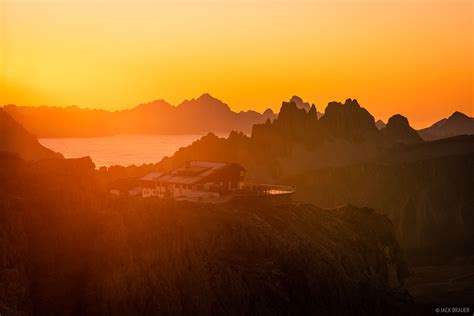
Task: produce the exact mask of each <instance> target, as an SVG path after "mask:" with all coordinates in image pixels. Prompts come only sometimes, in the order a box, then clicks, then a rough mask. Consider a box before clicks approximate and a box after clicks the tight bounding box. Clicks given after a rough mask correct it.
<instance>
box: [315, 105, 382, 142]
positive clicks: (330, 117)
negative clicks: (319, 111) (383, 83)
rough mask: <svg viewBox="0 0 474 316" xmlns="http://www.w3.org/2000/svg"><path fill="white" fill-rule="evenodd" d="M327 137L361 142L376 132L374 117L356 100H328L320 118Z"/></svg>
mask: <svg viewBox="0 0 474 316" xmlns="http://www.w3.org/2000/svg"><path fill="white" fill-rule="evenodd" d="M320 124H321V126H322V128H323V129H324V132H325V134H326V136H327V137H332V138H342V139H345V140H349V141H356V142H361V141H363V140H365V139H368V138H373V137H374V136H375V135H376V134H377V127H376V126H375V120H374V117H373V116H372V115H371V114H370V113H369V112H368V111H367V110H366V109H364V108H363V107H361V106H360V105H359V103H358V102H357V100H355V99H354V100H352V99H347V100H346V102H345V103H344V104H341V103H339V102H330V103H329V104H328V106H327V107H326V110H325V111H324V116H323V117H321V119H320Z"/></svg>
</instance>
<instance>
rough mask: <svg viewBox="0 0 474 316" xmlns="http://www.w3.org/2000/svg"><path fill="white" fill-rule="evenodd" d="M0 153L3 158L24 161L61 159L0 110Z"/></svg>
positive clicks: (59, 155)
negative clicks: (15, 158) (16, 158)
mask: <svg viewBox="0 0 474 316" xmlns="http://www.w3.org/2000/svg"><path fill="white" fill-rule="evenodd" d="M0 152H3V155H2V156H3V157H4V158H6V157H10V158H14V157H16V156H17V157H18V158H22V159H26V160H38V159H45V158H58V157H61V154H58V153H55V152H53V151H51V150H49V149H48V148H46V147H44V146H42V145H41V144H40V143H39V142H38V140H37V139H36V137H35V136H33V135H32V134H30V133H28V131H26V130H25V129H24V128H23V127H22V126H21V125H20V124H18V123H17V122H16V121H15V120H14V119H13V118H11V117H10V116H9V115H8V114H7V113H6V112H5V111H4V110H3V109H0ZM8 153H10V154H8Z"/></svg>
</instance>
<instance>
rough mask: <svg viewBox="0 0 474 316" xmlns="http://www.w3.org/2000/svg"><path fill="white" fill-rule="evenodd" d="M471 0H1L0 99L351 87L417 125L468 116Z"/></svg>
mask: <svg viewBox="0 0 474 316" xmlns="http://www.w3.org/2000/svg"><path fill="white" fill-rule="evenodd" d="M473 3H474V1H473V0H379V1H375V0H372V1H368V0H365V1H363V0H331V1H329V0H313V1H309V0H308V1H298V0H296V1H292V0H280V1H271V0H253V1H250V0H248V1H240V0H220V1H206V0H203V1H199V0H187V1H180V0H174V1H172V0H154V1H153V0H0V104H7V103H14V104H18V105H42V104H45V105H55V106H67V105H72V104H75V105H78V106H80V107H89V108H104V109H109V110H117V109H124V108H131V107H133V106H136V105H137V104H139V103H143V102H148V101H151V100H154V99H165V100H167V101H169V102H171V103H173V104H177V103H179V102H181V101H182V100H183V99H189V98H193V97H197V96H199V95H201V94H202V93H204V92H209V93H211V94H212V95H214V96H215V97H218V98H220V99H221V100H223V101H224V102H226V103H228V104H229V105H230V106H231V107H232V108H233V109H234V110H242V109H244V110H246V109H255V110H258V111H263V110H264V109H266V108H268V107H271V108H273V109H274V110H278V109H279V107H280V104H281V101H282V100H288V99H289V98H290V97H291V96H292V95H294V94H296V95H299V96H301V97H302V98H303V99H305V100H308V101H310V102H313V103H315V104H316V106H317V108H318V109H319V110H320V111H322V110H324V107H325V106H326V104H327V102H329V101H332V100H338V101H343V100H344V99H346V98H357V99H358V100H359V101H360V103H361V104H362V105H363V106H364V107H366V108H367V109H368V110H369V111H370V112H371V113H372V114H373V115H374V116H375V117H376V118H382V119H384V120H386V119H387V118H388V117H389V116H390V115H392V114H395V113H401V114H403V115H405V116H407V117H408V118H409V120H410V122H411V123H412V125H414V126H415V127H424V126H426V125H428V124H430V123H432V122H433V121H434V120H436V119H439V118H441V117H446V116H448V115H449V114H451V113H452V112H453V111H455V110H460V111H462V112H465V113H466V114H468V115H471V116H473V115H474V111H473V90H474V82H473V63H474V61H473V60H474V56H473V46H474V27H473V19H474V8H473Z"/></svg>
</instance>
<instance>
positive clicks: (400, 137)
mask: <svg viewBox="0 0 474 316" xmlns="http://www.w3.org/2000/svg"><path fill="white" fill-rule="evenodd" d="M382 133H383V134H384V136H385V138H386V139H387V140H389V141H390V142H394V143H402V144H416V143H420V142H422V141H423V139H422V138H421V137H420V135H418V133H417V132H416V131H415V130H414V129H413V128H412V127H411V126H410V124H409V123H408V119H407V118H406V117H404V116H402V115H400V114H396V115H394V116H392V117H391V118H390V119H389V120H388V123H387V125H386V126H385V128H383V129H382Z"/></svg>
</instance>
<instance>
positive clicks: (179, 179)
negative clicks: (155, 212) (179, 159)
mask: <svg viewBox="0 0 474 316" xmlns="http://www.w3.org/2000/svg"><path fill="white" fill-rule="evenodd" d="M229 167H234V168H238V169H239V170H241V171H245V170H246V169H245V168H244V167H242V166H241V165H240V164H237V163H228V162H213V161H200V160H191V161H187V162H186V163H185V164H184V165H182V166H181V167H179V168H177V169H174V170H173V171H171V172H169V173H165V174H159V173H150V174H148V175H146V176H145V177H143V178H142V179H141V180H144V181H157V182H163V183H174V184H186V185H190V184H196V183H202V182H204V181H205V180H206V179H208V178H209V177H211V176H213V175H215V174H217V173H218V172H220V171H222V170H224V169H226V168H229ZM157 174H159V176H156V175H157Z"/></svg>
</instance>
